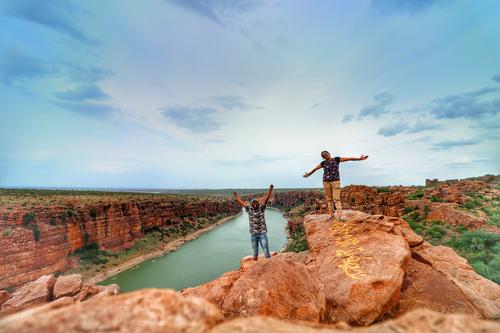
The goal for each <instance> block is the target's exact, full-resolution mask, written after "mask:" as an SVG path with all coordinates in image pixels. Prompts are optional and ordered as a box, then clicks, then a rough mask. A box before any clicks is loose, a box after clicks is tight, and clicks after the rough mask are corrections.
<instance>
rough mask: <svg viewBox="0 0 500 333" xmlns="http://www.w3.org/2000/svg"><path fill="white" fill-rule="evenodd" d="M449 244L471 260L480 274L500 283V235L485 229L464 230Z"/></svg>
mask: <svg viewBox="0 0 500 333" xmlns="http://www.w3.org/2000/svg"><path fill="white" fill-rule="evenodd" d="M448 245H450V246H451V247H453V248H454V249H456V250H457V252H458V253H459V254H460V255H461V256H462V257H464V258H466V259H467V260H469V262H470V264H471V266H472V267H473V268H474V269H475V270H476V272H477V273H478V274H480V275H482V276H484V277H485V278H487V279H490V280H492V281H494V282H496V283H500V235H497V234H494V233H490V232H486V231H483V230H475V231H471V232H464V233H463V234H462V235H461V237H460V238H456V237H454V238H452V239H451V240H450V241H449V242H448Z"/></svg>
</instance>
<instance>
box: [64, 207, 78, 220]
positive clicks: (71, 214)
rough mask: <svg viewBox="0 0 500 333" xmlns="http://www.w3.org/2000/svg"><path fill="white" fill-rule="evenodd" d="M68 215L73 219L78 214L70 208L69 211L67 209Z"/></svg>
mask: <svg viewBox="0 0 500 333" xmlns="http://www.w3.org/2000/svg"><path fill="white" fill-rule="evenodd" d="M66 215H67V216H68V217H70V218H71V217H73V216H75V215H76V214H75V211H74V210H73V208H68V209H66Z"/></svg>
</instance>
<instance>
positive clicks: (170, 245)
mask: <svg viewBox="0 0 500 333" xmlns="http://www.w3.org/2000/svg"><path fill="white" fill-rule="evenodd" d="M241 214H242V212H240V213H238V214H235V215H231V216H227V217H224V218H222V219H220V220H219V221H217V222H216V223H213V224H211V225H209V226H207V227H204V228H202V229H199V230H196V231H194V232H192V233H189V234H187V235H186V236H183V237H181V238H177V239H174V240H171V241H168V242H166V243H162V244H160V247H159V249H156V250H155V251H153V252H148V253H145V254H141V255H139V256H135V257H134V258H132V259H129V260H127V261H125V262H123V263H120V264H118V265H116V266H113V267H109V268H105V269H104V271H101V272H99V273H97V274H95V275H92V276H91V277H85V274H83V275H84V279H85V281H86V282H88V283H94V284H95V283H99V282H102V281H104V280H106V279H108V278H110V277H113V276H115V275H117V274H119V273H121V272H123V271H126V270H128V269H130V268H132V267H134V266H136V265H139V264H141V263H143V262H145V261H147V260H150V259H154V258H157V257H161V256H163V255H165V254H167V253H169V252H172V251H176V250H177V249H179V247H181V246H182V245H183V244H184V243H186V242H189V241H192V240H194V239H196V238H198V237H199V236H201V235H202V234H203V233H205V232H207V231H210V230H212V229H213V228H215V227H217V226H220V225H222V224H224V223H226V222H228V221H230V220H232V219H234V218H236V217H237V216H239V215H241Z"/></svg>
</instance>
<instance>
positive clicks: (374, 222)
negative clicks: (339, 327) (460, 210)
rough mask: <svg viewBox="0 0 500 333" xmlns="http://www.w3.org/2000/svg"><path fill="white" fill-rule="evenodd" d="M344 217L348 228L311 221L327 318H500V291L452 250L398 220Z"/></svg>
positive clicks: (317, 218)
mask: <svg viewBox="0 0 500 333" xmlns="http://www.w3.org/2000/svg"><path fill="white" fill-rule="evenodd" d="M345 213H346V214H345V215H346V217H347V219H348V221H347V222H345V223H342V222H332V221H331V220H330V219H329V218H328V216H327V215H310V216H308V217H306V219H305V222H304V227H305V230H306V238H307V242H308V244H309V262H310V264H314V265H315V266H316V267H315V269H316V271H317V276H318V279H319V280H320V281H321V282H322V283H323V284H324V291H325V297H326V301H327V307H326V318H327V319H329V320H331V321H337V320H344V321H347V322H350V323H357V324H367V323H371V322H373V321H374V320H377V319H380V318H383V317H384V315H400V314H402V313H404V312H405V311H408V310H411V309H415V308H418V307H426V308H431V309H435V310H439V311H442V312H445V313H448V312H459V313H468V314H471V315H475V316H478V317H484V318H493V317H496V316H499V315H500V286H499V285H497V284H496V283H494V282H492V281H490V280H488V279H485V278H483V277H481V276H480V275H478V274H476V273H475V272H474V271H473V270H472V268H471V267H470V265H469V264H468V263H467V261H466V260H465V259H463V258H461V257H460V256H458V255H457V254H456V253H455V251H453V250H452V249H451V248H448V247H442V246H432V245H430V244H429V243H427V242H424V241H423V239H422V238H421V237H420V236H419V235H417V234H415V233H414V232H413V230H412V229H411V228H410V227H409V226H408V224H407V223H406V222H405V221H403V220H401V219H399V218H395V217H386V216H382V215H367V214H363V213H360V212H352V211H351V212H349V211H346V212H345ZM404 249H405V250H404ZM424 265H425V266H424ZM417 267H418V268H419V269H418V270H417V269H416V268H417ZM438 283H439V284H438ZM437 288H439V289H437ZM444 292H448V295H447V296H442V293H444Z"/></svg>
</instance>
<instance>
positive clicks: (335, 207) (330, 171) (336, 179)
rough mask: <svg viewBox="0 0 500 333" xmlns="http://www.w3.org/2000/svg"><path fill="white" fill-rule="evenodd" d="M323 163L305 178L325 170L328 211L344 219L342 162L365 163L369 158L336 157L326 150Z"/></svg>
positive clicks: (305, 176) (323, 153)
mask: <svg viewBox="0 0 500 333" xmlns="http://www.w3.org/2000/svg"><path fill="white" fill-rule="evenodd" d="M321 157H322V158H323V161H321V163H320V164H318V165H317V166H316V167H315V168H314V169H312V170H311V171H309V172H306V173H304V178H307V177H309V176H310V175H312V174H313V173H315V172H316V171H317V170H319V169H321V168H323V189H324V190H325V196H326V200H327V201H328V210H329V211H330V214H331V215H332V217H333V216H334V213H335V211H337V214H338V218H339V219H342V203H341V202H340V174H339V164H340V162H347V161H364V160H366V159H367V158H368V156H367V155H361V157H334V158H332V156H331V155H330V153H329V152H327V151H326V150H324V151H322V152H321Z"/></svg>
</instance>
